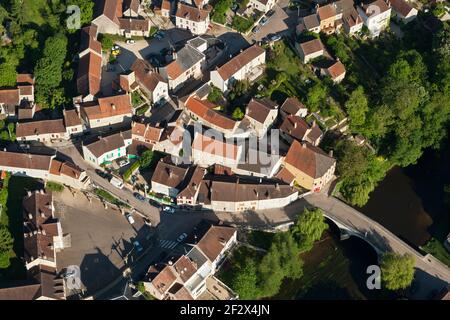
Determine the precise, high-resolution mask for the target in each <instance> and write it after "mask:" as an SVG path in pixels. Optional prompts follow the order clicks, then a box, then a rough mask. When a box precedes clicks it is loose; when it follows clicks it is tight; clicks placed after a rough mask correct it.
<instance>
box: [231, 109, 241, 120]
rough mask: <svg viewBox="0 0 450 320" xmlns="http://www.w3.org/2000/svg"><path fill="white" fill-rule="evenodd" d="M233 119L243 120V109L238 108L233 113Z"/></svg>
mask: <svg viewBox="0 0 450 320" xmlns="http://www.w3.org/2000/svg"><path fill="white" fill-rule="evenodd" d="M232 117H233V119H234V120H241V119H242V118H243V117H244V112H242V110H241V108H239V107H236V108H235V109H234V111H233V114H232Z"/></svg>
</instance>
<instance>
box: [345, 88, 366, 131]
mask: <svg viewBox="0 0 450 320" xmlns="http://www.w3.org/2000/svg"><path fill="white" fill-rule="evenodd" d="M345 109H346V110H347V114H348V116H349V118H350V128H351V129H352V131H357V132H358V131H360V129H361V128H362V126H363V125H364V124H365V122H366V114H367V111H369V106H368V102H367V97H366V95H365V94H364V88H363V87H362V86H358V87H357V88H356V89H355V90H354V91H353V92H352V93H351V94H350V97H349V98H348V100H347V102H346V103H345Z"/></svg>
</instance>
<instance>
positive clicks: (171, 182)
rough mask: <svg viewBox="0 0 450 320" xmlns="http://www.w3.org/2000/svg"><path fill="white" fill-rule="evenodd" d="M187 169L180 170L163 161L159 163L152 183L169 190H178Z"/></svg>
mask: <svg viewBox="0 0 450 320" xmlns="http://www.w3.org/2000/svg"><path fill="white" fill-rule="evenodd" d="M187 172H188V168H181V167H178V166H175V165H173V164H170V163H166V162H164V161H159V162H158V164H157V166H156V168H155V171H154V173H153V176H152V183H153V182H155V183H159V184H162V185H164V186H168V187H171V188H177V189H180V188H181V185H182V184H183V182H184V179H185V177H186V174H187Z"/></svg>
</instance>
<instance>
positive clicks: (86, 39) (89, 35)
mask: <svg viewBox="0 0 450 320" xmlns="http://www.w3.org/2000/svg"><path fill="white" fill-rule="evenodd" d="M97 29H98V28H97V26H96V25H90V26H87V27H84V28H82V29H81V40H80V52H84V51H85V50H90V51H92V52H95V53H97V54H98V55H101V54H102V44H101V43H100V41H98V40H97Z"/></svg>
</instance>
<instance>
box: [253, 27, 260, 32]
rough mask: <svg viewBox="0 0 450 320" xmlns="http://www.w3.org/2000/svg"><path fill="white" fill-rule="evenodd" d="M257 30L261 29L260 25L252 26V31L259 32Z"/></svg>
mask: <svg viewBox="0 0 450 320" xmlns="http://www.w3.org/2000/svg"><path fill="white" fill-rule="evenodd" d="M259 30H261V27H260V26H256V27H254V28H253V29H252V32H253V33H257V32H259Z"/></svg>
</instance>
